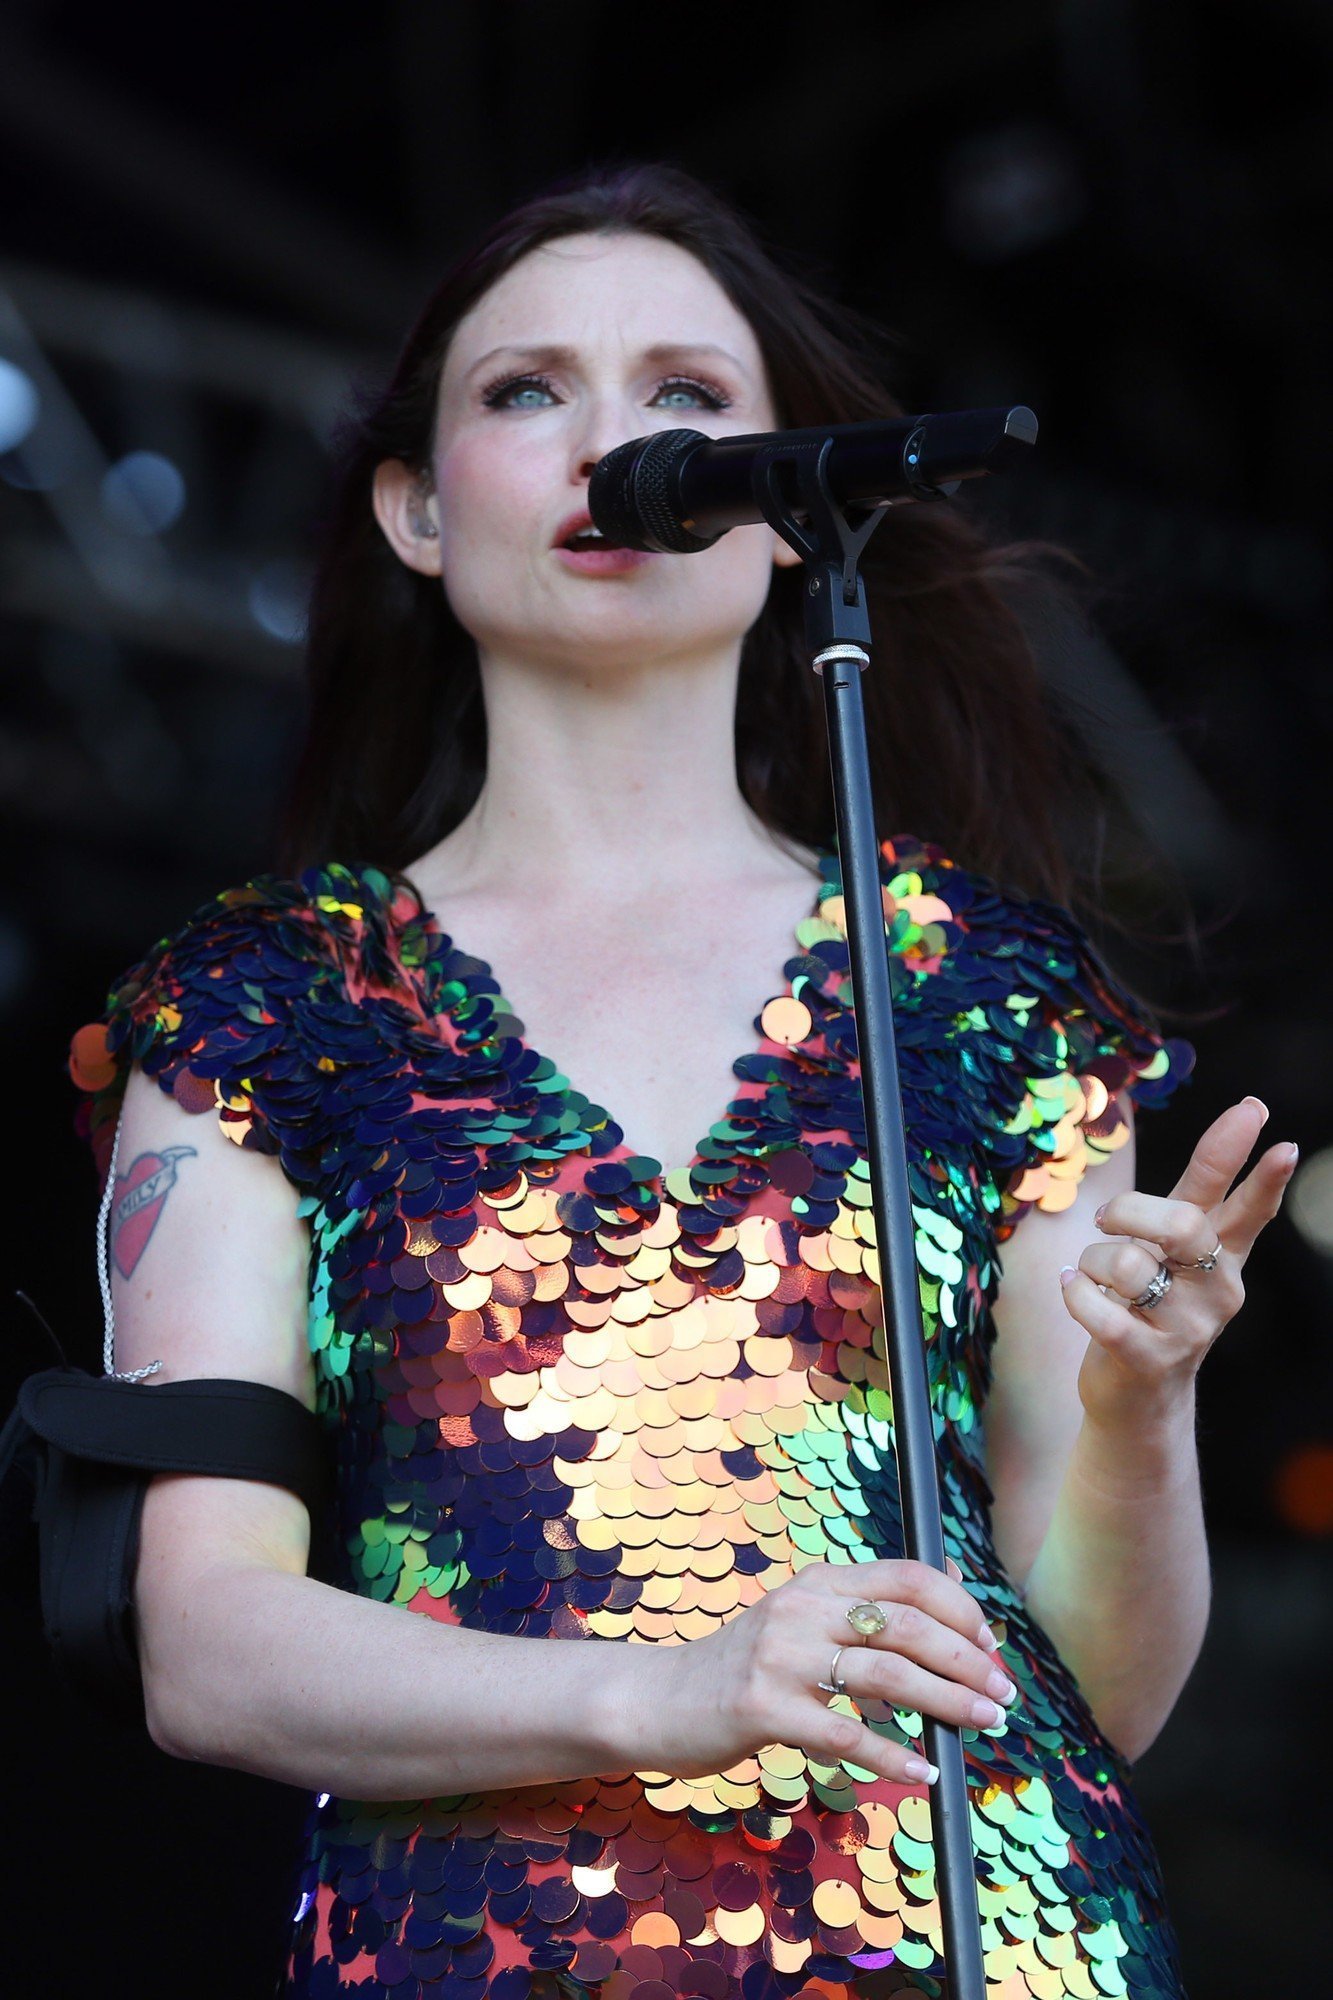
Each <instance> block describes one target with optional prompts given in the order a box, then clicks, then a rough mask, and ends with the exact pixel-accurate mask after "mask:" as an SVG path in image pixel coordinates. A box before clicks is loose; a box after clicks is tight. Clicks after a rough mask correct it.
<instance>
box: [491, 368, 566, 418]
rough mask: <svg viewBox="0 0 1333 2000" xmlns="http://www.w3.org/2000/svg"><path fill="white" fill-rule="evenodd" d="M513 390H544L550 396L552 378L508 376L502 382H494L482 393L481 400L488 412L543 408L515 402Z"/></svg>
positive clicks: (542, 376) (532, 404)
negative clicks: (512, 396) (510, 393)
mask: <svg viewBox="0 0 1333 2000" xmlns="http://www.w3.org/2000/svg"><path fill="white" fill-rule="evenodd" d="M511 389H520V390H522V391H524V392H525V393H526V391H527V390H529V389H544V390H545V391H546V393H547V394H548V395H550V393H551V383H550V378H549V376H546V375H506V376H505V377H504V378H503V379H502V380H501V381H499V382H492V383H491V385H490V387H489V388H488V389H486V390H484V391H483V392H482V398H481V400H482V402H483V403H484V404H485V405H486V407H487V409H488V410H500V409H506V410H539V409H541V408H542V407H543V405H542V404H540V403H520V402H517V401H515V400H514V399H512V398H511V397H510V395H509V391H510V390H511ZM502 397H503V398H504V400H503V401H501V398H502Z"/></svg>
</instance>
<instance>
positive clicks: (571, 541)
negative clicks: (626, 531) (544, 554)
mask: <svg viewBox="0 0 1333 2000" xmlns="http://www.w3.org/2000/svg"><path fill="white" fill-rule="evenodd" d="M559 546H560V547H561V548H562V549H579V550H583V549H621V548H623V547H624V546H625V545H624V543H623V542H615V541H612V540H611V538H610V536H609V535H604V534H602V532H601V530H600V529H598V528H576V529H575V530H574V532H573V534H570V535H566V536H565V539H564V540H563V542H561V543H560V544H559Z"/></svg>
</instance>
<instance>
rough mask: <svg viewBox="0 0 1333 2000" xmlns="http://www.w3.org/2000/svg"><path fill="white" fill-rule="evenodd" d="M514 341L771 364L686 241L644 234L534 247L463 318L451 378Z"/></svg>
mask: <svg viewBox="0 0 1333 2000" xmlns="http://www.w3.org/2000/svg"><path fill="white" fill-rule="evenodd" d="M505 341H523V342H529V343H531V344H533V345H543V346H556V345H565V346H570V347H577V348H584V349H587V350H588V351H590V352H603V351H608V350H609V351H612V352H624V353H631V352H639V351H641V350H643V349H645V348H648V347H651V346H654V345H659V344H661V343H663V342H668V341H669V342H674V343H676V344H677V345H680V346H687V345H690V344H692V343H697V344H699V345H703V344H707V343H716V344H718V345H721V346H722V347H725V348H727V349H729V350H730V351H731V352H732V353H733V354H735V355H736V356H737V358H738V359H739V360H740V361H741V362H742V363H744V364H745V365H746V367H747V368H749V369H751V370H753V371H754V372H755V373H756V374H758V373H760V372H761V368H762V362H761V356H760V351H759V343H758V341H757V340H756V338H755V335H754V331H753V329H752V328H751V326H750V323H749V321H748V320H747V319H746V318H745V316H744V314H743V313H741V312H739V311H738V310H737V308H736V307H735V306H734V305H733V304H732V302H731V300H730V299H729V298H728V297H727V295H726V293H725V292H724V291H723V289H722V287H721V285H719V284H718V282H717V280H716V279H715V278H714V277H713V276H712V274H711V272H709V271H708V270H706V269H705V268H704V266H703V265H702V264H701V263H700V262H699V260H698V258H697V257H694V256H692V255H691V253H690V252H689V251H688V250H683V249H682V248H681V247H680V245H679V244H676V243H668V242H667V241H666V239H665V238H663V237H660V236H646V235H643V234H641V233H638V232H635V233H626V234H620V235H613V236H599V235H591V234H585V235H579V236H564V237H559V238H557V239H556V240H555V241H554V242H552V243H543V244H542V245H540V247H539V248H538V249H536V250H530V251H529V252H528V253H527V255H526V256H524V257H521V258H520V259H519V261H518V263H517V264H514V265H513V266H511V268H510V269H509V270H508V271H506V272H505V274H504V276H503V277H502V278H499V279H497V281H496V282H495V284H493V285H492V286H491V288H490V290H489V291H488V292H486V293H485V294H484V295H483V296H482V297H481V298H480V299H478V300H477V302H476V304H475V305H474V306H473V307H472V309H471V310H470V311H469V312H468V313H467V314H466V315H465V316H464V317H463V319H461V320H460V321H459V323H458V327H457V329H456V330H455V333H454V337H453V340H452V341H451V343H450V347H449V353H448V355H447V357H446V361H445V373H446V374H447V375H449V376H452V377H455V378H456V377H457V376H459V375H461V374H463V373H464V372H466V370H467V369H468V368H469V367H470V366H471V365H472V363H473V362H475V361H476V360H477V358H478V357H479V356H480V355H482V354H484V353H485V352H486V351H487V350H488V349H489V348H491V347H494V346H496V345H498V344H499V343H501V342H505Z"/></svg>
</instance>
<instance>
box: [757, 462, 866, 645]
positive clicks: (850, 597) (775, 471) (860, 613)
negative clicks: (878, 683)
mask: <svg viewBox="0 0 1333 2000" xmlns="http://www.w3.org/2000/svg"><path fill="white" fill-rule="evenodd" d="M832 449H833V439H832V438H831V437H825V438H821V439H818V440H815V439H809V440H806V439H801V440H797V441H794V442H792V443H783V444H774V445H772V446H769V447H767V448H765V450H764V451H763V452H762V453H761V455H760V459H759V462H758V463H757V464H756V467H755V474H754V496H755V500H756V502H757V504H758V505H759V506H760V507H761V508H762V509H763V513H764V519H765V520H766V521H767V522H768V524H769V526H770V527H771V528H772V529H773V531H774V533H775V534H779V535H781V537H782V539H783V541H784V542H786V543H787V544H788V545H789V546H790V547H791V548H793V549H795V550H796V553H797V554H798V555H799V556H800V557H802V559H803V560H804V562H805V566H806V571H807V575H806V584H805V636H806V640H807V643H808V644H809V646H810V649H811V651H812V652H820V651H822V650H823V648H824V647H825V646H832V645H838V644H851V645H857V646H868V645H869V643H870V614H869V611H868V609H867V607H866V588H865V582H864V580H863V578H862V576H861V571H860V559H861V551H862V549H863V548H864V547H865V545H866V543H867V542H868V541H869V540H870V537H871V536H872V535H873V534H874V532H875V529H876V528H877V527H878V526H879V524H880V522H881V521H882V520H883V518H884V516H885V515H886V514H887V513H888V511H889V508H890V507H891V506H892V504H893V503H892V501H889V500H881V501H880V503H879V504H878V506H875V507H870V508H857V509H856V513H857V515H858V517H859V518H858V519H857V520H856V521H855V522H853V521H852V520H851V519H849V517H848V514H847V512H846V510H845V509H844V508H843V507H842V505H841V504H840V502H839V501H838V500H836V499H835V498H834V495H833V492H832V489H831V487H830V486H829V481H828V459H829V453H830V452H831V451H832ZM793 486H794V487H795V489H796V490H795V492H793V491H792V488H793ZM797 508H799V509H801V510H803V512H804V513H805V515H806V520H805V521H804V522H801V521H798V520H797V519H796V515H795V510H796V509H797Z"/></svg>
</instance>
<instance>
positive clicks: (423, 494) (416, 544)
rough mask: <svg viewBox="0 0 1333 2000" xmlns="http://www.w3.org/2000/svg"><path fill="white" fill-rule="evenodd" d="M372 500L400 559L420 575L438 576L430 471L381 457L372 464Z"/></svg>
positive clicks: (436, 524) (435, 505)
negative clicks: (419, 470)
mask: <svg viewBox="0 0 1333 2000" xmlns="http://www.w3.org/2000/svg"><path fill="white" fill-rule="evenodd" d="M372 499H373V503H374V508H375V519H376V520H377V521H378V522H379V524H380V527H381V528H382V529H383V530H384V537H385V540H386V541H387V542H388V544H389V547H390V548H391V549H392V550H393V552H394V554H395V555H396V556H397V557H398V558H399V560H400V561H401V562H405V563H406V564H407V567H408V568H409V569H414V570H417V571H418V572H419V573H420V574H421V575H422V576H439V574H440V515H439V502H438V500H437V499H436V497H435V494H434V492H433V491H431V488H430V477H429V474H423V473H421V472H414V471H413V470H412V468H411V467H410V466H407V465H404V463H403V461H402V459H401V458H382V459H381V460H380V462H379V464H378V465H377V466H376V467H375V478H374V482H373V488H372Z"/></svg>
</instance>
